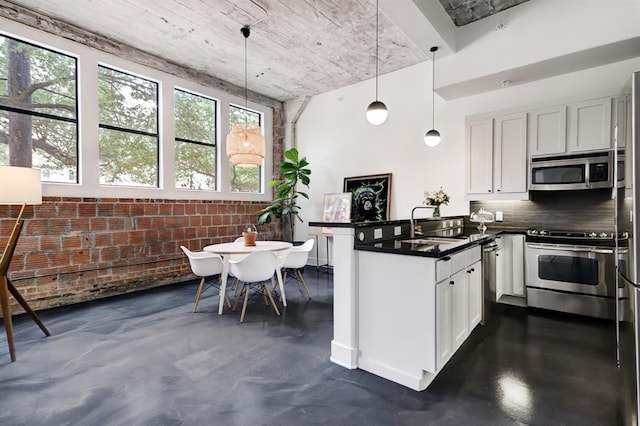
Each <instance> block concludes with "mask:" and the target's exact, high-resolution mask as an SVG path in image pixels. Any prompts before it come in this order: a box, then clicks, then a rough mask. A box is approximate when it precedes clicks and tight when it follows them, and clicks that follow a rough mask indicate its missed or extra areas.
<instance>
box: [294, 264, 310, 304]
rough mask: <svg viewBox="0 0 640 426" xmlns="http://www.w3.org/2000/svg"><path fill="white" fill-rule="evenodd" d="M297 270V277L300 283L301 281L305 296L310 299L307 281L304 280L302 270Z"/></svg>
mask: <svg viewBox="0 0 640 426" xmlns="http://www.w3.org/2000/svg"><path fill="white" fill-rule="evenodd" d="M297 272H298V277H299V278H300V283H302V286H303V287H304V290H305V291H306V292H307V296H308V297H309V299H311V291H309V287H308V286H307V283H306V282H305V280H304V276H303V275H302V272H301V271H300V270H299V269H298V271H297Z"/></svg>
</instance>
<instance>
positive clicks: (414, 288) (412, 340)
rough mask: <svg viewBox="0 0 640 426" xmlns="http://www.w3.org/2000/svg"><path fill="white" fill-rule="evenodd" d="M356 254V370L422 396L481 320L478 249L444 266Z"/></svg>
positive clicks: (401, 257) (435, 261)
mask: <svg viewBox="0 0 640 426" xmlns="http://www.w3.org/2000/svg"><path fill="white" fill-rule="evenodd" d="M356 253H357V274H356V275H357V301H358V302H357V307H356V309H355V315H356V324H357V326H356V329H355V330H353V332H354V333H355V335H356V336H357V342H358V343H357V353H358V355H357V360H356V362H357V366H358V368H360V369H362V370H366V371H369V372H371V373H373V374H376V375H378V376H380V377H384V378H386V379H389V380H392V381H394V382H396V383H400V384H402V385H404V386H407V387H409V388H411V389H415V390H424V389H425V388H426V387H427V386H428V385H429V384H430V383H431V382H432V381H433V379H434V378H435V377H436V376H437V374H438V373H439V372H440V371H441V370H442V367H444V365H445V364H446V363H447V361H448V360H449V359H450V358H451V357H452V356H453V354H454V353H455V351H456V350H457V349H458V347H459V346H460V345H461V344H462V343H463V342H464V340H465V339H467V337H469V334H470V333H471V331H472V330H473V328H474V327H475V326H476V324H477V323H478V322H479V320H480V315H481V314H480V311H481V305H480V303H481V299H480V297H481V296H482V291H481V280H480V277H481V275H482V271H481V269H482V266H481V262H480V247H479V246H472V247H469V248H467V249H465V250H462V251H460V252H457V253H454V254H452V255H450V256H447V257H445V258H440V259H437V258H430V257H420V256H407V255H401V254H392V253H380V252H369V251H356ZM451 282H453V284H452V283H451Z"/></svg>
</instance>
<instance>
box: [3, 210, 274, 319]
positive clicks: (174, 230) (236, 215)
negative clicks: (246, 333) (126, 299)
mask: <svg viewBox="0 0 640 426" xmlns="http://www.w3.org/2000/svg"><path fill="white" fill-rule="evenodd" d="M267 205H268V203H258V202H241V201H199V200H198V201H184V200H154V199H111V198H109V199H107V198H102V199H95V198H57V197H45V198H44V199H43V204H42V205H39V206H28V207H27V209H26V210H25V214H24V219H25V223H24V227H23V229H22V233H21V235H20V239H19V240H18V245H17V247H16V252H15V254H14V257H13V259H12V261H11V266H10V268H9V278H10V279H11V280H12V282H13V283H14V285H15V286H16V287H17V288H18V289H19V291H20V292H21V293H22V295H23V296H24V297H25V299H27V301H29V304H30V305H31V307H32V308H34V309H42V308H45V307H52V306H60V305H66V304H71V303H76V302H79V301H85V300H91V299H95V298H100V297H105V296H109V295H114V294H121V293H126V292H129V291H134V290H138V289H143V288H150V287H156V286H160V285H165V284H170V283H175V282H180V281H184V280H185V279H189V278H191V277H192V275H191V269H190V267H189V263H188V260H187V258H186V257H185V256H184V254H183V253H182V251H181V250H180V245H185V246H187V247H189V248H190V249H192V250H201V249H202V248H203V247H204V246H206V245H209V244H216V243H222V242H228V241H232V240H234V239H235V238H236V237H238V236H240V235H241V234H242V228H243V226H244V225H245V224H246V223H248V222H252V223H254V222H255V219H256V216H255V212H256V211H257V210H259V209H261V208H263V207H265V206H267ZM18 210H19V208H18V207H16V206H11V207H8V206H0V218H2V219H0V243H1V244H2V246H3V247H4V245H5V244H6V239H7V238H8V236H9V234H10V232H11V229H12V227H13V225H14V223H15V217H17V215H18ZM12 218H14V219H12ZM259 232H260V237H259V238H260V239H280V238H281V236H282V235H281V226H280V222H279V221H276V222H275V223H272V224H269V225H265V226H261V227H260V229H259ZM13 308H15V309H13ZM12 310H14V312H18V311H19V310H20V309H19V308H18V305H15V307H12Z"/></svg>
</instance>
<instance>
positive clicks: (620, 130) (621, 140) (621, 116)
mask: <svg viewBox="0 0 640 426" xmlns="http://www.w3.org/2000/svg"><path fill="white" fill-rule="evenodd" d="M628 101H629V100H628V99H627V96H618V97H617V98H614V105H615V108H614V114H615V124H614V126H613V129H614V130H613V138H614V141H616V142H617V146H618V148H625V147H626V146H627V134H628V133H627V124H630V114H629V113H630V108H628V104H627V102H628ZM629 133H630V132H629Z"/></svg>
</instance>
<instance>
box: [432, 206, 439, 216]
mask: <svg viewBox="0 0 640 426" xmlns="http://www.w3.org/2000/svg"><path fill="white" fill-rule="evenodd" d="M433 217H440V206H435V207H434V209H433Z"/></svg>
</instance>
